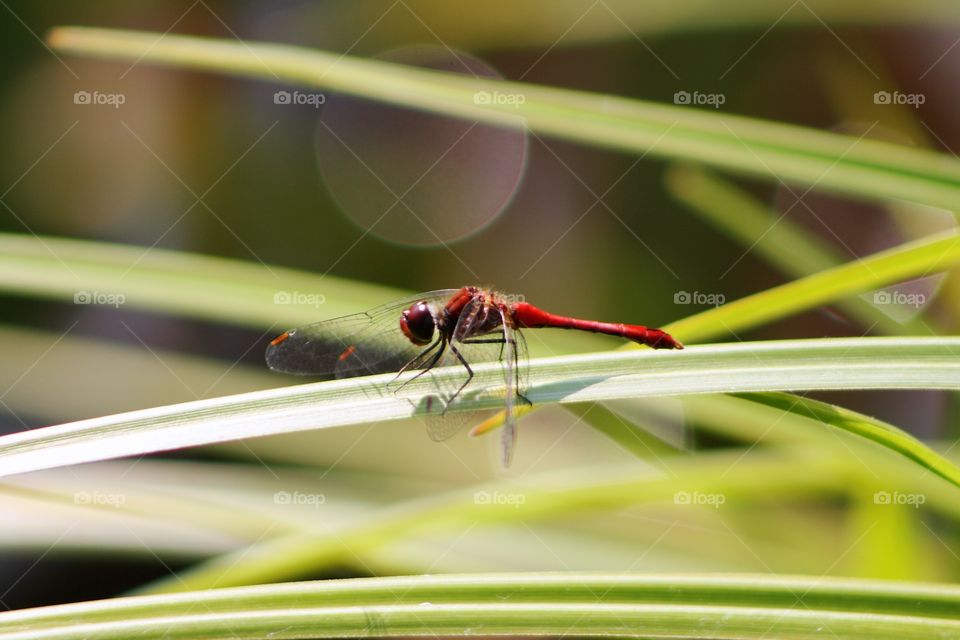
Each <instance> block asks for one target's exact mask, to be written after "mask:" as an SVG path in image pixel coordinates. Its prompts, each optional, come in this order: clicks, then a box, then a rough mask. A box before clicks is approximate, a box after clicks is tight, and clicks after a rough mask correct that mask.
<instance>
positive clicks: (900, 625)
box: [0, 573, 960, 640]
mask: <svg viewBox="0 0 960 640" xmlns="http://www.w3.org/2000/svg"><path fill="white" fill-rule="evenodd" d="M958 608H960V589H958V588H957V587H955V586H947V585H932V584H913V583H881V582H876V581H865V580H848V579H843V580H840V579H830V578H824V577H803V576H796V577H775V576H769V575H766V576H759V575H757V576H751V575H744V576H734V577H716V576H709V575H706V576H704V575H630V574H626V575H625V574H577V573H564V574H493V575H482V576H479V575H450V576H416V577H408V578H364V579H354V580H334V581H324V582H304V583H290V584H277V585H261V586H255V587H245V588H234V589H219V590H209V591H199V592H192V593H184V594H177V595H161V596H141V597H135V598H120V599H114V600H104V601H99V602H97V601H94V602H83V603H76V604H69V605H60V606H55V607H45V608H41V609H28V610H24V611H13V612H5V613H2V614H0V638H2V639H4V640H13V639H14V638H34V639H36V640H41V639H43V640H53V639H54V638H79V637H98V638H119V637H125V638H126V637H138V638H181V637H191V638H196V637H204V638H267V637H269V638H304V637H315V638H347V637H362V636H381V637H397V636H406V637H430V638H435V637H437V636H438V635H440V636H443V635H466V636H495V635H533V636H558V635H564V636H569V635H574V636H584V635H586V636H609V635H630V636H640V637H661V638H717V637H736V638H769V637H770V636H771V634H772V635H775V636H778V637H790V638H822V637H823V636H824V634H827V635H829V636H831V637H842V638H863V639H865V640H877V639H880V638H890V639H897V640H901V639H907V638H924V639H928V638H935V637H939V638H947V637H956V636H957V635H958V634H960V621H958V620H957V619H956V611H957V609H958Z"/></svg>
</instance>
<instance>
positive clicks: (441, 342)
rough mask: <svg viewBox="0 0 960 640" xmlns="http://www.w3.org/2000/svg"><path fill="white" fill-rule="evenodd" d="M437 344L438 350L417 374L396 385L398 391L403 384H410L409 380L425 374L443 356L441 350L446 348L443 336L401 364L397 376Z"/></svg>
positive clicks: (411, 380)
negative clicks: (401, 366)
mask: <svg viewBox="0 0 960 640" xmlns="http://www.w3.org/2000/svg"><path fill="white" fill-rule="evenodd" d="M437 345H439V346H440V350H439V351H437V352H436V353H435V354H434V355H433V358H431V359H430V362H429V363H428V364H427V365H426V366H424V367H423V368H422V369H421V370H420V371H419V372H417V375H415V376H413V377H412V378H410V379H409V380H405V381H404V382H403V384H401V385H400V386H399V387H397V391H399V390H400V389H403V388H404V387H405V386H407V385H408V384H410V383H411V382H413V381H414V380H416V379H417V378H419V377H420V376H422V375H423V374H425V373H426V372H427V371H430V369H432V368H433V366H434V365H435V364H437V362H438V361H439V360H440V357H441V356H443V351H444V349H445V348H446V344H445V341H444V340H443V338H438V339H437V341H436V342H434V343H433V344H432V345H430V346H429V347H427V348H426V349H424V350H423V351H422V352H420V353H419V354H418V355H417V357H416V358H414V359H413V360H411V361H410V362H408V363H407V364H405V365H403V368H401V369H400V371H399V372H398V373H397V377H400V374H401V373H403V372H404V371H406V370H407V369H409V368H411V367H412V366H413V365H414V363H416V362H417V361H418V360H421V359H423V358H424V357H426V355H427V354H428V353H430V351H432V350H433V348H434V347H436V346H437ZM396 379H397V378H394V380H396Z"/></svg>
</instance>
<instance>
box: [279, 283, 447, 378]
mask: <svg viewBox="0 0 960 640" xmlns="http://www.w3.org/2000/svg"><path fill="white" fill-rule="evenodd" d="M455 292H456V289H442V290H439V291H430V292H428V293H421V294H419V295H417V296H411V297H410V298H405V299H403V300H398V301H395V302H392V303H390V304H386V305H383V306H380V307H377V308H375V309H371V310H370V311H367V312H365V313H357V314H354V315H350V316H343V317H341V318H334V319H332V320H324V321H322V322H315V323H313V324H309V325H305V326H302V327H298V328H296V329H291V330H290V331H288V332H286V333H285V334H283V335H281V336H280V337H278V338H276V339H275V340H274V341H273V342H271V343H270V346H269V347H267V354H266V358H267V365H268V366H269V367H270V368H271V369H273V370H274V371H279V372H281V373H290V374H295V375H307V376H318V377H325V378H350V377H355V376H364V375H370V374H374V373H385V372H389V371H398V370H399V369H400V368H401V367H403V366H404V365H405V364H407V363H408V362H409V361H410V360H411V359H413V358H414V357H416V356H417V355H418V354H419V353H420V352H421V351H422V350H423V348H422V347H420V346H417V345H415V344H413V343H412V342H410V341H409V340H408V339H407V338H406V337H405V336H404V335H403V333H402V332H401V331H400V316H401V314H402V313H403V310H404V309H406V308H408V307H410V305H412V304H414V303H416V302H420V301H422V300H423V301H426V302H428V303H430V304H431V305H439V307H442V306H443V304H445V303H446V301H447V300H448V299H449V298H450V296H452V295H453V294H454V293H455Z"/></svg>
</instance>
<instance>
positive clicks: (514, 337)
mask: <svg viewBox="0 0 960 640" xmlns="http://www.w3.org/2000/svg"><path fill="white" fill-rule="evenodd" d="M502 329H503V339H504V347H503V379H504V380H503V381H504V389H505V398H504V419H503V431H502V433H501V435H500V438H501V440H500V445H501V446H500V449H501V452H502V456H503V460H502V461H503V466H504V467H509V466H510V463H511V462H512V461H513V451H514V449H515V448H516V445H517V415H516V405H517V400H518V399H519V400H520V401H522V402H529V400H527V397H526V395H525V394H526V391H527V366H528V357H527V343H526V341H525V340H524V338H523V333H522V332H520V331H517V330H515V329H514V328H513V327H512V326H511V324H510V322H509V321H508V319H507V318H506V317H504V318H503V327H502Z"/></svg>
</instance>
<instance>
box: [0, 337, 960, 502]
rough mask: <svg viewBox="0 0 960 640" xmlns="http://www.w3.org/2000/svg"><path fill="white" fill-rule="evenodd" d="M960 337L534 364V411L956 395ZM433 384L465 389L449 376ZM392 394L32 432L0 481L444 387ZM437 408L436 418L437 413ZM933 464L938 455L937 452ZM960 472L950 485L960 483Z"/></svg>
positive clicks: (212, 406)
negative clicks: (671, 400) (778, 398)
mask: <svg viewBox="0 0 960 640" xmlns="http://www.w3.org/2000/svg"><path fill="white" fill-rule="evenodd" d="M958 349H960V338H856V339H851V338H848V339H832V340H793V341H769V342H753V343H749V342H747V343H738V344H722V345H709V346H701V347H693V348H689V349H687V350H685V351H680V352H669V353H664V352H655V351H621V352H614V353H603V354H587V355H579V356H565V357H556V358H540V359H535V360H532V361H531V363H530V381H531V389H530V391H529V393H528V397H529V398H530V400H532V401H533V402H534V403H551V402H585V401H598V400H612V399H618V398H637V397H643V396H652V395H680V394H694V393H723V392H743V391H782V390H787V389H790V390H801V389H909V388H922V389H957V388H960V360H958V359H957V357H956V355H955V354H956V353H957V350H958ZM475 373H476V379H475V381H474V386H473V388H474V389H483V390H485V391H484V392H482V393H479V394H469V393H468V394H466V396H465V397H463V399H462V400H461V401H458V403H457V405H456V406H457V408H458V409H461V410H471V409H489V408H495V407H498V406H500V405H501V403H502V399H501V398H500V397H499V396H498V390H499V391H500V392H501V393H502V385H503V382H502V372H501V371H500V366H499V364H498V363H488V364H481V365H477V366H476V367H475ZM435 375H436V376H437V378H439V379H441V381H442V380H444V379H445V380H447V381H448V382H450V381H453V380H461V379H462V376H463V373H462V371H460V370H459V369H458V368H455V367H451V368H447V369H443V370H438V371H437V372H436V373H435ZM429 378H430V377H429V376H423V377H421V378H419V379H417V380H414V381H412V382H411V383H410V384H408V385H406V386H405V387H403V389H402V390H401V391H398V392H396V393H391V392H388V391H386V385H387V384H388V383H389V382H390V381H391V380H392V379H393V375H392V374H387V375H381V376H372V377H368V378H354V379H348V380H336V381H330V382H319V383H312V384H304V385H299V386H295V387H285V388H282V389H270V390H266V391H257V392H253V393H247V394H241V395H235V396H227V397H223V398H213V399H210V400H201V401H197V402H189V403H185V404H179V405H172V406H167V407H159V408H156V409H147V410H142V411H134V412H131V413H125V414H119V415H115V416H106V417H102V418H95V419H91V420H82V421H80V422H73V423H68V424H63V425H59V426H54V427H47V428H43V429H35V430H32V431H27V432H23V433H16V434H12V435H8V436H5V437H3V438H0V475H12V474H16V473H24V472H27V471H35V470H38V469H46V468H51V467H58V466H63V465H69V464H79V463H83V462H92V461H95V460H104V459H109V458H116V457H122V456H131V455H140V454H144V453H151V452H155V451H164V450H169V449H176V448H181V447H190V446H197V445H202V444H210V443H215V442H225V441H228V440H236V439H241V438H251V437H258V436H265V435H273V434H279V433H289V432H294V431H303V430H308V429H317V428H324V427H335V426H344V425H349V424H359V423H367V422H373V421H380V420H394V419H398V418H405V417H410V416H413V415H422V414H424V413H426V412H427V410H428V408H429V407H430V406H431V401H430V398H432V397H433V395H434V394H435V393H436V388H437V386H436V384H437V383H436V382H435V381H434V380H431V379H429ZM437 405H438V403H435V402H434V403H432V407H433V408H432V411H438V410H439V407H438V406H437ZM929 455H931V456H936V454H934V453H933V452H929ZM957 478H960V473H956V472H954V473H953V474H952V475H951V477H950V478H949V479H950V481H951V482H954V483H955V484H958V482H960V481H958V479H957Z"/></svg>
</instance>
